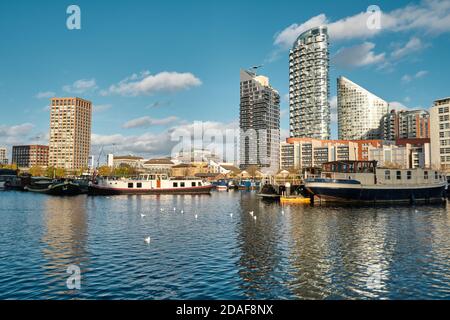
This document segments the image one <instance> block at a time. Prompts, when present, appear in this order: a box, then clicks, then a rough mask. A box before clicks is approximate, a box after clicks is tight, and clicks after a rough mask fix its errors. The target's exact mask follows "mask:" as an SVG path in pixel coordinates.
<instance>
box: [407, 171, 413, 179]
mask: <svg viewBox="0 0 450 320" xmlns="http://www.w3.org/2000/svg"><path fill="white" fill-rule="evenodd" d="M411 175H412V172H411V171H407V172H406V179H408V180H411Z"/></svg>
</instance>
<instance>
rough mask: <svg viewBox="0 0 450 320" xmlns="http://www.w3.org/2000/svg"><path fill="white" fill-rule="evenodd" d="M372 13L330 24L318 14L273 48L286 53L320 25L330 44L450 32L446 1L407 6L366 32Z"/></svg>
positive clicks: (449, 5) (278, 38)
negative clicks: (405, 33)
mask: <svg viewBox="0 0 450 320" xmlns="http://www.w3.org/2000/svg"><path fill="white" fill-rule="evenodd" d="M370 16H371V13H367V12H360V13H358V14H355V15H353V16H349V17H345V18H342V19H340V20H337V21H334V22H331V21H329V20H328V18H327V17H326V15H325V14H319V15H317V16H315V17H313V18H311V19H309V20H308V21H306V22H304V23H300V24H297V23H295V24H292V25H290V26H289V27H287V28H286V29H284V30H282V31H281V32H279V33H277V34H276V35H275V40H274V45H276V46H278V47H281V48H284V49H287V48H289V47H291V46H292V44H293V43H294V41H295V40H296V38H297V37H298V36H299V35H300V34H301V33H302V32H304V31H305V30H307V29H309V28H313V27H317V26H319V25H328V33H329V35H330V39H331V40H332V41H339V40H354V39H369V38H372V37H374V36H375V35H377V34H379V33H383V32H403V31H410V30H416V31H421V32H423V33H425V34H432V35H438V34H441V33H447V32H450V2H449V1H446V0H424V1H422V2H421V3H420V4H414V5H407V6H405V7H402V8H399V9H395V10H393V11H390V12H383V13H382V14H381V20H380V24H381V25H380V27H381V28H380V29H376V28H368V27H367V21H368V19H369V17H370Z"/></svg>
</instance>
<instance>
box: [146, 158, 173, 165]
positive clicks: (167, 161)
mask: <svg viewBox="0 0 450 320" xmlns="http://www.w3.org/2000/svg"><path fill="white" fill-rule="evenodd" d="M144 164H174V163H173V162H172V161H171V160H170V159H167V158H163V159H150V160H148V161H147V162H145V163H144Z"/></svg>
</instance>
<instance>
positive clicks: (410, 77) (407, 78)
mask: <svg viewBox="0 0 450 320" xmlns="http://www.w3.org/2000/svg"><path fill="white" fill-rule="evenodd" d="M427 74H428V71H426V70H421V71H418V72H417V73H416V74H413V75H409V74H405V75H404V76H403V77H402V79H401V80H402V82H403V83H408V82H411V81H413V80H414V79H420V78H423V77H425V76H426V75H427Z"/></svg>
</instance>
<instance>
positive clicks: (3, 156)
mask: <svg viewBox="0 0 450 320" xmlns="http://www.w3.org/2000/svg"><path fill="white" fill-rule="evenodd" d="M7 155H8V152H7V149H6V147H0V164H8V157H7Z"/></svg>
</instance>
